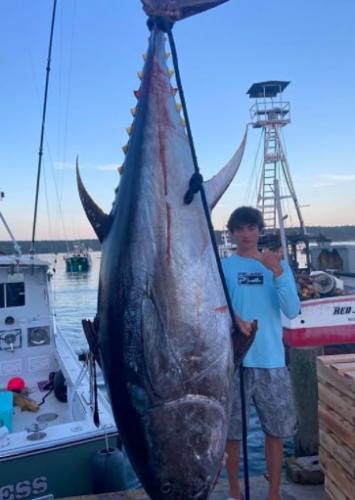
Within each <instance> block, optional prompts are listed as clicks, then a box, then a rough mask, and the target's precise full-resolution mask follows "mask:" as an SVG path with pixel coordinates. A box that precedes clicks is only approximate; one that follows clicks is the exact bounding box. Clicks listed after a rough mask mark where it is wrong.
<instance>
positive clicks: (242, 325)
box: [235, 316, 253, 337]
mask: <svg viewBox="0 0 355 500" xmlns="http://www.w3.org/2000/svg"><path fill="white" fill-rule="evenodd" d="M235 321H236V323H237V325H238V328H239V330H240V331H241V332H242V334H243V335H245V336H246V337H250V335H251V333H252V330H253V322H252V321H244V320H243V319H241V318H239V316H235Z"/></svg>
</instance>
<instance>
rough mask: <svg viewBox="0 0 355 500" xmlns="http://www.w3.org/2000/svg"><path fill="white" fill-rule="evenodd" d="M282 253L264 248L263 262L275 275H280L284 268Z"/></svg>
mask: <svg viewBox="0 0 355 500" xmlns="http://www.w3.org/2000/svg"><path fill="white" fill-rule="evenodd" d="M281 259H282V253H281V252H279V251H276V252H273V251H272V250H264V251H263V253H262V254H261V262H262V264H264V266H265V267H267V268H268V269H270V271H272V272H273V273H274V276H276V277H277V276H280V275H281V274H282V273H283V269H282V267H281V264H280V260H281Z"/></svg>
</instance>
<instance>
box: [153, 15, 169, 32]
mask: <svg viewBox="0 0 355 500" xmlns="http://www.w3.org/2000/svg"><path fill="white" fill-rule="evenodd" d="M147 26H148V29H149V31H152V29H153V28H154V26H156V27H157V28H158V29H159V30H161V31H164V33H169V32H171V30H172V29H173V26H174V23H173V21H170V19H168V18H167V17H163V16H150V17H149V18H148V21H147Z"/></svg>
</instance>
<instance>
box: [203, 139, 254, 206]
mask: <svg viewBox="0 0 355 500" xmlns="http://www.w3.org/2000/svg"><path fill="white" fill-rule="evenodd" d="M247 133H248V129H246V131H245V134H244V137H243V140H242V142H241V144H240V146H239V149H238V150H237V151H236V152H235V153H234V155H233V156H232V158H231V159H230V160H229V162H228V163H227V165H225V166H224V167H223V168H222V170H220V171H219V172H218V174H216V175H215V176H214V177H212V179H210V180H208V181H206V182H205V183H204V188H205V193H206V198H207V202H208V206H209V207H210V210H212V208H214V207H215V205H216V203H217V202H218V201H219V200H220V198H221V197H222V195H223V194H224V192H225V190H226V189H227V188H228V186H229V184H230V183H231V182H232V180H233V178H234V176H235V174H236V173H237V172H238V169H239V166H240V164H241V161H242V158H243V154H244V149H245V144H246V142H247Z"/></svg>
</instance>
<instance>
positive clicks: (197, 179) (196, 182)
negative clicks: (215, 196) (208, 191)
mask: <svg viewBox="0 0 355 500" xmlns="http://www.w3.org/2000/svg"><path fill="white" fill-rule="evenodd" d="M202 183H203V177H202V175H201V174H200V173H199V172H195V173H194V174H193V175H192V176H191V179H190V182H189V189H188V190H187V191H186V193H185V196H184V202H185V204H186V205H190V203H191V202H192V200H193V199H194V195H195V194H196V193H198V192H199V191H200V189H201V187H202Z"/></svg>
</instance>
